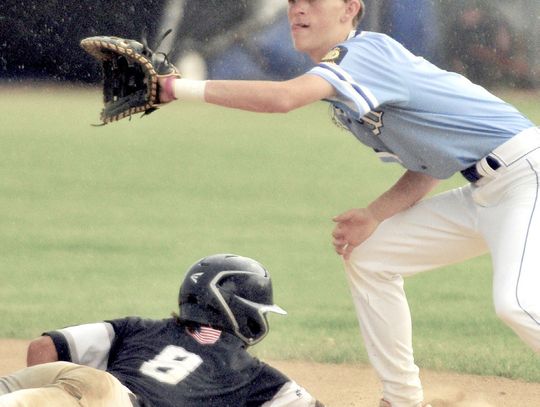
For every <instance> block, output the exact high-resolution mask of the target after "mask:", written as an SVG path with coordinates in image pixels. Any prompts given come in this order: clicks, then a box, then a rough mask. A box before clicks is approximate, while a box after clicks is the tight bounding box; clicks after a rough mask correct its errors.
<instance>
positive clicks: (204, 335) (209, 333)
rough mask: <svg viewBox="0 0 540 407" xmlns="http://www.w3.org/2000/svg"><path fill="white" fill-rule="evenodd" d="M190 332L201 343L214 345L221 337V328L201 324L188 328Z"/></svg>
mask: <svg viewBox="0 0 540 407" xmlns="http://www.w3.org/2000/svg"><path fill="white" fill-rule="evenodd" d="M188 333H189V335H190V336H191V337H192V338H193V339H195V340H196V341H197V342H199V343H200V344H201V345H213V344H214V343H216V342H217V341H218V340H219V338H220V337H221V331H220V330H218V329H214V328H210V327H209V326H201V327H198V328H193V329H188Z"/></svg>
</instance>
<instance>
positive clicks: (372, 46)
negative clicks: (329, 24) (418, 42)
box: [307, 33, 410, 119]
mask: <svg viewBox="0 0 540 407" xmlns="http://www.w3.org/2000/svg"><path fill="white" fill-rule="evenodd" d="M382 42H384V44H382ZM405 54H407V52H406V50H404V49H403V48H402V47H401V45H399V44H398V43H396V42H395V41H391V40H390V39H389V38H387V37H385V36H379V35H377V36H375V35H371V34H370V33H367V34H366V35H363V34H360V35H359V36H357V37H353V38H351V39H349V40H347V41H346V42H344V43H342V44H340V45H338V46H337V47H335V48H334V49H333V50H332V51H330V52H329V54H328V55H327V57H325V58H323V60H322V62H320V63H319V64H318V65H317V66H315V67H314V68H312V69H311V70H310V71H308V72H307V73H308V74H313V75H317V76H320V77H322V78H323V79H325V80H326V81H327V82H329V83H330V84H331V85H332V86H333V87H334V89H335V90H336V92H337V96H336V97H335V98H333V99H329V101H330V102H340V103H343V104H345V105H346V106H347V107H349V108H350V109H351V110H353V111H354V112H355V113H356V114H357V119H361V118H362V117H363V116H364V115H366V114H367V113H368V112H370V111H374V110H376V109H377V107H378V106H380V105H382V104H384V103H387V102H392V103H393V104H399V103H400V102H404V103H406V102H407V100H408V99H409V88H408V85H407V84H406V82H405V81H404V79H403V75H402V74H400V72H399V65H400V61H401V60H403V59H404V58H408V57H410V55H407V56H405Z"/></svg>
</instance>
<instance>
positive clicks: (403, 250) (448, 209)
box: [351, 185, 487, 275]
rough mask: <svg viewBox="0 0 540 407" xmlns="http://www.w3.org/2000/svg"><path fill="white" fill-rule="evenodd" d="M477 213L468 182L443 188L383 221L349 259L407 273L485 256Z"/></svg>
mask: <svg viewBox="0 0 540 407" xmlns="http://www.w3.org/2000/svg"><path fill="white" fill-rule="evenodd" d="M477 216H478V213H477V207H476V205H475V204H474V202H473V200H472V197H471V187H470V185H467V186H465V187H463V188H457V189H453V190H451V191H447V192H444V193H442V194H439V195H436V196H433V197H431V198H427V199H424V200H423V201H421V202H419V203H418V204H416V205H415V206H413V207H411V208H410V209H408V210H405V211H403V212H401V213H399V214H397V215H395V216H393V217H392V218H390V219H387V220H386V221H384V222H383V223H382V224H381V225H380V226H379V228H378V229H377V230H376V231H375V233H374V234H373V235H372V236H371V237H370V238H369V239H368V240H366V242H364V243H363V244H362V245H360V246H359V247H357V248H356V249H355V250H354V251H353V255H352V257H351V260H352V262H353V263H358V262H360V263H366V264H369V265H370V266H369V267H373V266H374V265H376V264H377V265H378V267H380V268H382V269H384V271H388V272H390V273H392V274H401V275H409V274H414V273H416V272H419V271H423V270H428V269H433V268H436V267H440V266H443V265H447V264H451V263H456V262H460V261H463V260H466V259H469V258H472V257H475V256H478V255H481V254H483V253H485V252H486V251H487V246H486V243H485V241H484V239H483V237H482V236H481V235H480V233H479V231H478V230H477Z"/></svg>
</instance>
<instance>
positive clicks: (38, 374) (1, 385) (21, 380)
mask: <svg viewBox="0 0 540 407" xmlns="http://www.w3.org/2000/svg"><path fill="white" fill-rule="evenodd" d="M76 367H77V365H75V364H73V363H68V362H55V363H44V364H41V365H35V366H30V367H27V368H24V369H21V370H18V371H16V372H14V373H12V374H10V375H8V376H5V377H1V378H0V395H2V394H6V393H12V392H14V391H17V390H22V389H32V388H36V387H43V386H46V385H50V384H52V383H54V382H55V381H56V380H57V379H58V377H59V376H60V375H62V374H65V372H66V371H69V370H71V369H73V368H76Z"/></svg>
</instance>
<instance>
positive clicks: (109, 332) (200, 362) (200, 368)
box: [46, 317, 311, 407]
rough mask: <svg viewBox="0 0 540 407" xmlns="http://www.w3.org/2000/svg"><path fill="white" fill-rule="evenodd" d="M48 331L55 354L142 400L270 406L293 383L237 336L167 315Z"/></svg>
mask: <svg viewBox="0 0 540 407" xmlns="http://www.w3.org/2000/svg"><path fill="white" fill-rule="evenodd" d="M46 335H49V336H50V337H51V338H52V339H53V341H54V343H55V346H56V348H57V351H58V354H59V358H60V359H61V360H66V361H71V362H74V363H80V364H85V365H88V366H92V367H96V368H100V369H104V370H107V371H108V372H109V373H111V374H112V375H114V376H115V377H116V378H117V379H118V380H119V381H120V382H121V383H122V384H124V385H125V386H126V387H127V388H128V389H129V390H131V391H132V392H133V393H134V394H135V395H136V396H137V397H138V398H139V399H140V400H141V401H142V402H143V403H144V405H145V406H152V407H194V406H205V407H214V406H215V407H227V406H235V407H240V406H250V407H251V406H261V405H263V404H265V403H267V404H265V406H266V405H268V406H271V405H272V400H273V399H275V400H276V402H277V398H279V397H281V398H282V400H281V402H283V393H284V392H283V388H284V387H287V386H290V384H291V383H293V384H294V385H296V384H295V383H294V382H292V381H289V379H288V378H287V377H286V376H285V375H284V374H282V373H281V372H279V371H278V370H276V369H274V368H272V367H271V366H269V365H267V364H265V363H263V362H261V361H259V360H258V359H256V358H254V357H253V356H251V355H250V354H249V353H248V352H247V351H246V349H245V345H244V343H243V342H242V341H241V340H240V339H238V338H237V337H236V336H234V335H232V334H229V333H226V332H221V331H216V330H212V329H210V328H206V327H199V328H195V329H190V328H188V327H187V326H185V325H181V324H179V323H178V322H177V321H176V320H175V319H173V318H169V319H163V320H148V319H141V318H137V317H128V318H123V319H116V320H111V321H106V322H102V323H95V324H86V325H79V326H75V327H69V328H64V329H60V330H57V331H52V332H47V333H46ZM286 384H287V386H285V385H286ZM302 391H303V389H302V388H300V387H298V388H297V389H296V390H295V392H296V393H297V396H298V400H297V401H296V402H297V403H298V402H299V401H300V403H302V401H301V400H300V399H304V397H305V398H306V404H305V405H306V406H307V405H309V403H308V402H307V399H308V396H309V395H307V394H302ZM290 393H291V392H290V391H288V395H287V399H288V398H290ZM309 399H311V396H309ZM281 405H284V404H281ZM294 405H302V404H294Z"/></svg>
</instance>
